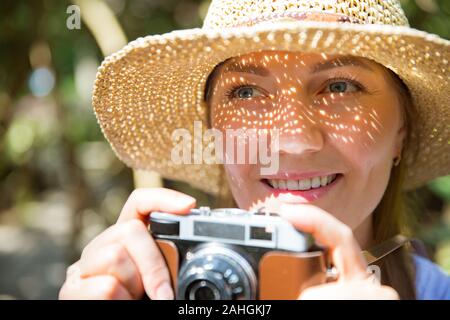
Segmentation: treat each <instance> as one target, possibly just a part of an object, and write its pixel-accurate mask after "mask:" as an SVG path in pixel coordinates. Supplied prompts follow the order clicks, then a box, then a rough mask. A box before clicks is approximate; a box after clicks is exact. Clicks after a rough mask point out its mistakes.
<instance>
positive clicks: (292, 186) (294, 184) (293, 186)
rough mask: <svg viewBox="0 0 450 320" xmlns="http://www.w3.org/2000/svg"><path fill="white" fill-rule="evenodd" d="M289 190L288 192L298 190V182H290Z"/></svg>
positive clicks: (288, 184)
mask: <svg viewBox="0 0 450 320" xmlns="http://www.w3.org/2000/svg"><path fill="white" fill-rule="evenodd" d="M287 188H288V190H298V180H288V181H287Z"/></svg>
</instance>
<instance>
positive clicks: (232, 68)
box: [224, 63, 270, 77]
mask: <svg viewBox="0 0 450 320" xmlns="http://www.w3.org/2000/svg"><path fill="white" fill-rule="evenodd" d="M228 72H241V73H251V74H254V75H258V76H261V77H267V76H269V75H270V71H269V69H267V68H266V67H264V66H261V65H257V64H238V63H233V64H230V65H229V66H227V67H225V70H224V73H228Z"/></svg>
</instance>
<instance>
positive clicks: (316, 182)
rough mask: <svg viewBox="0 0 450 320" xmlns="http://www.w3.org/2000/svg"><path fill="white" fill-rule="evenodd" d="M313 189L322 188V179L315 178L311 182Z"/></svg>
mask: <svg viewBox="0 0 450 320" xmlns="http://www.w3.org/2000/svg"><path fill="white" fill-rule="evenodd" d="M311 187H313V188H318V187H320V177H314V178H313V179H312V182H311Z"/></svg>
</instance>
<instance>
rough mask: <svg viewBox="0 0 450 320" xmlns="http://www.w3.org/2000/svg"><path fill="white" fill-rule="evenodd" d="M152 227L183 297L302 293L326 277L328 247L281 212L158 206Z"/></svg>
mask: <svg viewBox="0 0 450 320" xmlns="http://www.w3.org/2000/svg"><path fill="white" fill-rule="evenodd" d="M149 231H150V232H151V234H152V236H153V237H154V239H155V241H156V243H157V244H158V247H159V249H160V251H161V253H162V254H163V256H164V259H165V261H166V263H167V266H168V268H169V271H170V275H171V280H172V283H173V287H174V290H175V293H176V298H177V299H180V300H237V299H245V300H248V299H250V300H255V299H296V298H297V297H298V296H299V294H300V293H301V291H302V290H304V289H305V288H307V287H309V286H312V285H317V284H321V283H325V282H326V280H327V266H326V261H325V255H324V251H323V250H312V247H313V239H312V237H311V236H310V235H308V234H305V233H302V232H299V231H298V230H296V229H295V228H294V227H293V226H292V225H291V224H290V223H289V222H288V221H287V220H285V219H282V218H281V217H280V216H278V215H277V214H273V213H264V212H261V211H245V210H241V209H236V208H222V209H214V210H211V209H210V208H209V207H200V208H198V209H192V210H191V212H190V214H188V215H175V214H170V213H165V212H152V214H151V216H150V218H149Z"/></svg>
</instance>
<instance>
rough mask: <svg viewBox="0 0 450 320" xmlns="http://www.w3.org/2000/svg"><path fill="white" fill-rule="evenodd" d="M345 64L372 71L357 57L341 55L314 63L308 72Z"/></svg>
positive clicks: (316, 71)
mask: <svg viewBox="0 0 450 320" xmlns="http://www.w3.org/2000/svg"><path fill="white" fill-rule="evenodd" d="M347 66H356V67H361V68H363V69H366V70H370V71H374V69H373V68H372V67H371V66H370V65H369V64H368V63H366V62H365V61H364V60H362V59H360V58H358V57H349V56H343V57H336V58H333V59H330V60H326V61H323V62H319V63H316V64H315V65H313V66H312V67H311V68H310V73H318V72H322V71H325V70H329V69H332V68H338V67H347Z"/></svg>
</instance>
